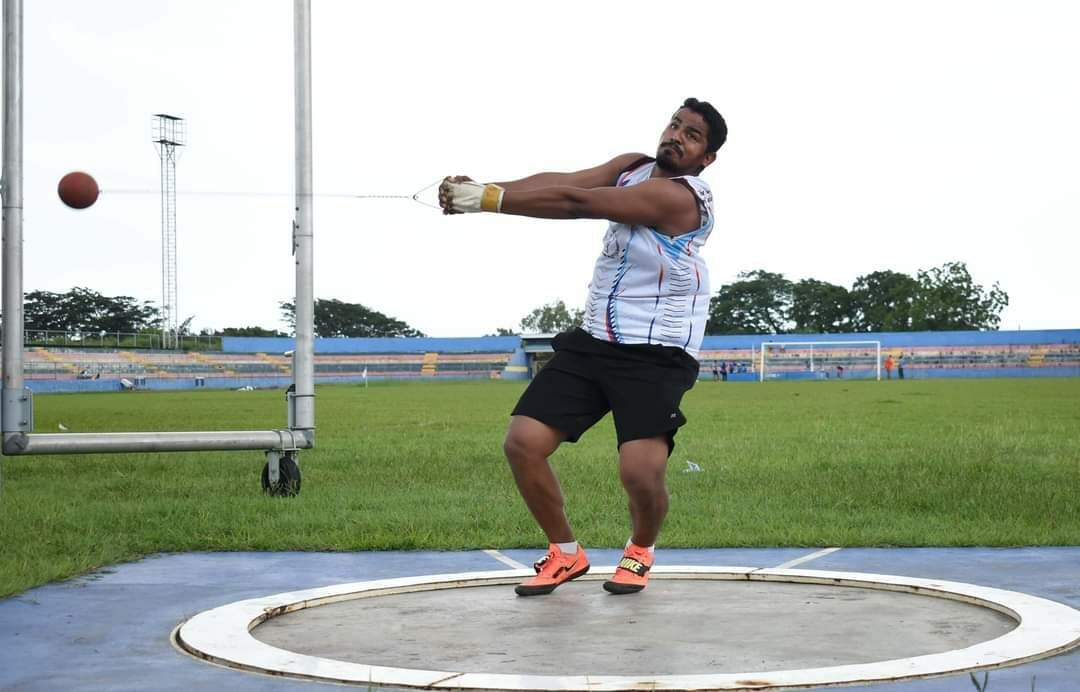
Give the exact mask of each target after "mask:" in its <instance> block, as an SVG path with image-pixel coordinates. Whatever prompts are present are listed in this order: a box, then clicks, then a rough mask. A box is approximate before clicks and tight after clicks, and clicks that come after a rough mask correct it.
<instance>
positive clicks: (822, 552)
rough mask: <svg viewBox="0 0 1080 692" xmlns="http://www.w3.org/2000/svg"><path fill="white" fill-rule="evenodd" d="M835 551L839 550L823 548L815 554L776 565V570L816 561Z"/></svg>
mask: <svg viewBox="0 0 1080 692" xmlns="http://www.w3.org/2000/svg"><path fill="white" fill-rule="evenodd" d="M837 550H840V549H839V548H825V549H824V550H819V551H817V552H816V553H810V554H809V555H803V556H802V557H799V558H795V559H794V560H789V561H788V562H785V563H784V564H782V565H777V566H776V569H791V568H792V567H794V566H795V565H801V564H803V563H804V562H810V561H811V560H816V559H818V558H819V557H825V556H826V555H831V554H832V553H835V552H836V551H837Z"/></svg>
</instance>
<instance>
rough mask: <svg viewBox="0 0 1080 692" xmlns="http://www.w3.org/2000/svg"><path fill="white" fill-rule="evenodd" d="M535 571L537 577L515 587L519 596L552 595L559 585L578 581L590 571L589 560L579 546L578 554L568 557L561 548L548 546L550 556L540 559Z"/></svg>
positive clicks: (534, 567)
mask: <svg viewBox="0 0 1080 692" xmlns="http://www.w3.org/2000/svg"><path fill="white" fill-rule="evenodd" d="M533 569H535V570H536V576H535V577H533V578H532V579H529V580H528V581H525V582H522V583H521V584H518V585H517V586H516V587H514V591H515V592H517V595H518V596H540V595H542V594H546V593H551V592H552V591H554V590H555V587H557V586H558V585H559V584H562V583H564V582H568V581H570V580H571V579H577V578H578V577H580V576H581V575H583V574H585V573H586V572H588V571H589V558H588V557H587V556H586V555H585V551H584V550H583V549H582V548H581V546H578V549H577V552H576V553H572V554H570V555H567V554H566V553H563V552H562V551H561V550H559V546H557V545H554V544H552V545H550V546H548V554H547V555H545V556H544V557H542V558H540V559H539V560H538V561H537V563H536V564H535V565H533Z"/></svg>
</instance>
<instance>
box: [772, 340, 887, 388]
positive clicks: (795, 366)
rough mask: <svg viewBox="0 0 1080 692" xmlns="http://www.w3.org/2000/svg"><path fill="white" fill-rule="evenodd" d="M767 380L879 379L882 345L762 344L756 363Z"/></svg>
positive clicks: (866, 342)
mask: <svg viewBox="0 0 1080 692" xmlns="http://www.w3.org/2000/svg"><path fill="white" fill-rule="evenodd" d="M758 374H759V378H760V381H762V382H764V381H765V380H766V379H792V380H794V379H822V380H824V379H832V378H836V379H845V378H853V379H856V378H857V379H866V378H871V379H875V380H880V379H881V341H878V340H874V339H863V340H856V341H764V342H762V343H761V349H760V359H759V361H758Z"/></svg>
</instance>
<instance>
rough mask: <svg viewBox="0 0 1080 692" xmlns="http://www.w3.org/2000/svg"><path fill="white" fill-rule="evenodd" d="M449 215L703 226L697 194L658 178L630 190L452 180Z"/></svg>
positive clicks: (443, 193) (442, 193)
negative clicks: (526, 186)
mask: <svg viewBox="0 0 1080 692" xmlns="http://www.w3.org/2000/svg"><path fill="white" fill-rule="evenodd" d="M439 201H440V203H441V204H442V206H443V209H444V210H445V211H446V212H447V213H468V212H480V211H489V212H501V213H503V214H516V215H518V216H531V217H534V218H538V219H608V220H610V221H615V222H618V223H626V224H631V225H635V226H648V227H650V228H655V229H656V230H658V231H660V232H661V233H665V234H667V235H671V236H676V235H680V234H683V233H687V232H688V231H692V230H694V229H695V228H698V227H699V226H700V225H701V216H700V212H699V210H698V200H697V195H696V194H694V192H693V191H692V190H691V189H690V188H689V186H688V185H686V184H684V183H683V182H680V181H676V180H671V179H669V178H655V179H651V180H646V181H644V182H641V183H638V184H637V185H630V186H627V187H596V188H592V189H585V188H581V187H569V186H563V185H558V186H553V187H543V188H539V189H536V190H520V189H519V190H507V189H505V188H503V187H500V186H499V185H494V184H490V183H489V184H487V185H483V184H481V183H476V182H473V181H464V182H461V181H458V180H455V179H450V178H448V179H447V180H445V181H443V184H442V185H441V186H440V190H439Z"/></svg>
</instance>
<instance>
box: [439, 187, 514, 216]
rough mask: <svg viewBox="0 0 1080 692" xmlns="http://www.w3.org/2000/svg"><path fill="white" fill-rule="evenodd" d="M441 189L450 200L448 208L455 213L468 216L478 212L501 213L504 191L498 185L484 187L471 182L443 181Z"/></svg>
mask: <svg viewBox="0 0 1080 692" xmlns="http://www.w3.org/2000/svg"><path fill="white" fill-rule="evenodd" d="M442 189H443V192H444V194H446V195H447V196H448V197H449V198H450V208H451V209H453V210H454V211H456V212H462V213H465V214H469V213H473V212H478V211H493V212H496V213H498V212H500V211H502V199H503V193H504V192H505V190H504V189H503V188H501V187H499V186H498V185H492V184H490V183H489V184H487V185H485V184H483V183H477V182H473V181H471V180H467V181H464V182H460V183H452V182H450V181H449V180H444V181H443V184H442Z"/></svg>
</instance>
